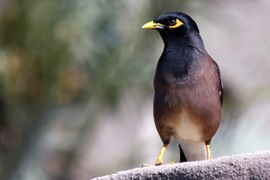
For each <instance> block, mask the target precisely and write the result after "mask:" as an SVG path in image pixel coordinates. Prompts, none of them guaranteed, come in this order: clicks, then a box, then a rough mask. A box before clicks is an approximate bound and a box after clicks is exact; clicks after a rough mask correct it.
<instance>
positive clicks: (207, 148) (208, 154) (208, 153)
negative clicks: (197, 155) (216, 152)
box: [206, 144, 211, 160]
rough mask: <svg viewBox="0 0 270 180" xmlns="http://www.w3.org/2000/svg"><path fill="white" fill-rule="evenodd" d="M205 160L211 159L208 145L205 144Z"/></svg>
mask: <svg viewBox="0 0 270 180" xmlns="http://www.w3.org/2000/svg"><path fill="white" fill-rule="evenodd" d="M206 153H207V160H209V159H211V151H210V144H206Z"/></svg>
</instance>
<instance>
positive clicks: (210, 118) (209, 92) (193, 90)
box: [142, 12, 223, 165]
mask: <svg viewBox="0 0 270 180" xmlns="http://www.w3.org/2000/svg"><path fill="white" fill-rule="evenodd" d="M142 28H146V29H156V30H157V31H158V32H159V33H160V35H161V38H162V39H163V42H164V49H163V52H162V54H161V57H160V58H159V61H158V64H157V68H156V73H155V78H154V89H155V95H154V119H155V125H156V128H157V131H158V133H159V135H160V137H161V140H162V142H163V146H162V148H161V150H160V153H159V156H158V158H157V160H156V162H155V165H160V164H162V163H163V155H164V153H165V151H166V148H167V147H168V145H169V143H170V140H171V137H174V138H176V139H177V140H178V142H179V148H180V154H181V155H182V157H180V162H183V161H195V160H204V159H210V142H211V139H212V137H213V136H214V134H215V133H216V131H217V129H218V127H219V124H220V121H221V106H222V96H223V93H222V83H221V78H220V72H219V68H218V65H217V64H216V63H215V61H214V60H213V59H212V58H211V57H210V56H209V54H208V53H207V51H206V50H205V48H204V44H203V41H202V39H201V36H200V33H199V29H198V26H197V25H196V23H195V21H194V20H193V19H192V18H191V17H189V16H188V15H186V14H184V13H180V12H169V13H164V14H161V15H160V16H158V17H157V18H155V19H154V20H153V21H151V22H148V23H146V24H144V25H143V26H142Z"/></svg>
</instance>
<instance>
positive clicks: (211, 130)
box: [154, 53, 221, 144]
mask: <svg viewBox="0 0 270 180" xmlns="http://www.w3.org/2000/svg"><path fill="white" fill-rule="evenodd" d="M200 56H201V57H199V58H200V60H199V61H194V62H193V64H191V66H190V68H189V70H188V74H187V75H186V76H184V77H183V78H182V79H181V81H179V79H178V78H176V77H174V76H173V74H170V73H159V72H157V73H156V76H155V80H154V86H155V99H154V119H155V124H156V128H157V130H158V133H159V135H160V137H161V139H162V141H163V142H164V144H168V143H169V142H170V138H171V137H175V138H177V139H182V140H184V141H195V142H206V143H209V142H210V140H211V138H212V137H213V135H214V134H215V132H216V131H217V129H218V127H219V124H220V119H221V117H220V116H221V101H220V89H221V87H220V79H219V71H218V68H217V66H216V64H215V62H214V61H213V60H212V59H211V57H210V56H208V54H205V53H201V55H200ZM157 71H158V70H157ZM183 121H184V122H183ZM181 125H182V127H181ZM185 125H186V127H183V126H185ZM179 129H180V130H179ZM181 129H182V132H181ZM179 131H180V132H179ZM183 131H184V132H183Z"/></svg>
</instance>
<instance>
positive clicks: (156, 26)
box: [142, 21, 164, 29]
mask: <svg viewBox="0 0 270 180" xmlns="http://www.w3.org/2000/svg"><path fill="white" fill-rule="evenodd" d="M142 28H143V29H163V28H164V25H163V24H160V23H155V22H154V21H150V22H148V23H145V24H144V25H143V26H142Z"/></svg>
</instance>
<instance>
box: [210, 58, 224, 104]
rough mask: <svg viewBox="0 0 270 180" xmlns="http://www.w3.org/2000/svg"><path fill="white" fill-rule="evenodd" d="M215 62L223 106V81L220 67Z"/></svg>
mask: <svg viewBox="0 0 270 180" xmlns="http://www.w3.org/2000/svg"><path fill="white" fill-rule="evenodd" d="M212 60H213V59H212ZM213 62H214V64H215V67H216V71H217V74H218V77H219V97H220V102H221V105H222V103H223V82H222V80H221V76H220V70H219V67H218V65H217V63H216V62H215V61H214V60H213Z"/></svg>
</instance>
